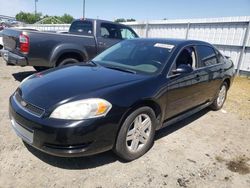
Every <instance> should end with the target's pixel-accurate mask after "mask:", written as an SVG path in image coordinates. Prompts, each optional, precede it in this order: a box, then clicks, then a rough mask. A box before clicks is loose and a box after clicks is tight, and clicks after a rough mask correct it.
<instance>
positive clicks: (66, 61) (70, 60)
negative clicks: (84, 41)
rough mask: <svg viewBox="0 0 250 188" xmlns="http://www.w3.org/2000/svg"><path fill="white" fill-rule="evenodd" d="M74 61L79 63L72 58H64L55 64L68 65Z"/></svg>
mask: <svg viewBox="0 0 250 188" xmlns="http://www.w3.org/2000/svg"><path fill="white" fill-rule="evenodd" d="M75 63H79V61H78V60H77V59H74V58H66V59H63V60H61V61H59V62H58V64H57V66H58V67H60V66H64V65H70V64H75Z"/></svg>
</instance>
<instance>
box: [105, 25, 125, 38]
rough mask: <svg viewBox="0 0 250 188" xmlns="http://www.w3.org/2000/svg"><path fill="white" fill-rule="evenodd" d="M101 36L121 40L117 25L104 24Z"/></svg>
mask: <svg viewBox="0 0 250 188" xmlns="http://www.w3.org/2000/svg"><path fill="white" fill-rule="evenodd" d="M101 36H102V37H104V38H110V39H121V38H122V37H121V33H119V32H118V28H117V26H116V25H115V24H110V23H102V24H101Z"/></svg>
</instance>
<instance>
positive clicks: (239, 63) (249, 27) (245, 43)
mask: <svg viewBox="0 0 250 188" xmlns="http://www.w3.org/2000/svg"><path fill="white" fill-rule="evenodd" d="M249 30H250V20H249V21H248V27H247V29H246V32H245V36H244V39H243V44H242V50H241V52H240V57H239V61H238V65H237V71H236V75H237V76H239V73H240V67H241V64H242V62H243V56H244V53H245V51H246V46H247V42H248V40H247V39H248V36H249Z"/></svg>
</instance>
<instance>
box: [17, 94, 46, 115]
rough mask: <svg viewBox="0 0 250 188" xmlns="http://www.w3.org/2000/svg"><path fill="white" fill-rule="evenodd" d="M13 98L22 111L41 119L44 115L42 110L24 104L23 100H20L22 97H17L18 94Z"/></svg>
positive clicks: (26, 103)
mask: <svg viewBox="0 0 250 188" xmlns="http://www.w3.org/2000/svg"><path fill="white" fill-rule="evenodd" d="M14 97H15V99H16V101H17V103H18V105H19V106H21V107H22V108H23V109H24V110H26V111H28V112H29V113H31V114H34V115H36V116H38V117H41V116H42V115H43V114H44V112H45V110H44V109H42V108H40V107H37V106H35V105H33V104H30V103H28V102H26V101H25V100H23V99H22V97H21V96H20V95H19V93H18V92H16V93H15V96H14Z"/></svg>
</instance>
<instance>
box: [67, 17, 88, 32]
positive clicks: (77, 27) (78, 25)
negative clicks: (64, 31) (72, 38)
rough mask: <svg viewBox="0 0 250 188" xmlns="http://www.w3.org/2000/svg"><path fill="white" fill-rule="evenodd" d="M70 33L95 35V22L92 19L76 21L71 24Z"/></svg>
mask: <svg viewBox="0 0 250 188" xmlns="http://www.w3.org/2000/svg"><path fill="white" fill-rule="evenodd" d="M69 32H70V33H76V34H82V35H93V23H92V22H91V21H82V20H79V21H75V22H73V23H72V24H71V26H70V29H69Z"/></svg>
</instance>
